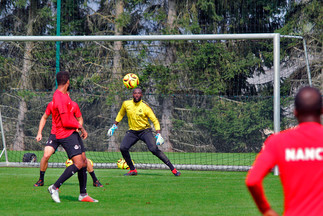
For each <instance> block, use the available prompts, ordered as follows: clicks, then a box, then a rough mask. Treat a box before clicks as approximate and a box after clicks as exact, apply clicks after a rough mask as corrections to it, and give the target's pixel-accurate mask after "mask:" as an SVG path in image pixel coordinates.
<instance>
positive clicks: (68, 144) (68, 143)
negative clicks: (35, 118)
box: [48, 71, 98, 203]
mask: <svg viewBox="0 0 323 216" xmlns="http://www.w3.org/2000/svg"><path fill="white" fill-rule="evenodd" d="M56 81H57V85H58V87H57V89H56V91H55V93H54V95H53V113H52V120H53V121H54V123H55V130H56V132H55V135H56V141H57V142H58V144H59V145H62V147H63V148H64V149H65V151H66V153H67V156H68V158H70V159H72V160H73V164H72V165H71V166H68V167H67V168H66V169H65V171H64V172H63V173H62V175H61V176H60V177H59V178H58V179H57V181H56V182H55V183H54V184H53V185H51V186H49V187H48V192H49V193H50V195H51V197H52V199H53V200H54V201H55V202H56V203H60V202H61V201H60V198H59V193H58V189H59V187H60V186H61V185H62V184H63V183H64V182H65V181H66V180H67V179H69V178H70V177H72V176H73V175H74V174H75V173H78V180H79V186H80V195H79V198H78V200H79V201H81V202H98V200H95V199H93V198H92V197H90V196H89V195H88V194H87V191H86V183H87V173H86V167H87V159H86V156H85V148H84V144H83V141H82V139H81V137H82V138H83V139H86V138H87V135H88V134H87V132H86V130H85V129H84V127H83V126H82V125H81V124H80V123H79V122H78V121H77V120H76V119H75V116H74V114H73V113H72V112H71V108H72V107H71V101H72V100H71V98H70V97H69V95H68V93H67V89H68V86H69V84H70V77H69V73H68V72H65V71H61V72H58V73H57V74H56ZM77 131H81V136H80V134H79V133H78V132H77Z"/></svg>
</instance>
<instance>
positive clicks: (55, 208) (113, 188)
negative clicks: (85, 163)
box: [0, 167, 283, 216]
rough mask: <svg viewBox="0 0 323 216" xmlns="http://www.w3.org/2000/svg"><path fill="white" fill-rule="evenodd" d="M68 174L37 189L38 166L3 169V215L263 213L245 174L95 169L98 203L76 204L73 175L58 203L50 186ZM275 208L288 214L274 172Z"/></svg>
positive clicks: (270, 182) (269, 181)
mask: <svg viewBox="0 0 323 216" xmlns="http://www.w3.org/2000/svg"><path fill="white" fill-rule="evenodd" d="M62 172H63V169H62V168H49V169H48V170H47V172H46V175H45V186H44V187H38V188H35V187H33V184H34V183H35V182H36V181H37V180H38V177H39V169H38V168H11V167H10V168H8V167H0V183H1V187H0V194H1V196H0V215H1V216H5V215H10V216H11V215H69V216H70V215H77V216H81V215H87V216H88V215H95V216H96V215H140V216H144V215H149V216H150V215H176V216H177V215H194V216H195V215H221V216H227V215H232V216H236V215H246V216H251V215H260V213H259V212H258V210H257V208H256V206H255V204H254V202H253V200H252V198H251V196H250V195H249V193H248V191H247V188H246V186H245V184H244V180H245V177H246V173H245V172H217V171H187V170H182V175H181V176H180V177H175V176H173V175H172V174H171V172H170V171H169V170H138V176H127V177H125V176H123V174H124V173H125V172H126V171H125V170H119V169H96V170H95V172H96V175H97V177H98V178H99V179H100V181H101V183H102V184H103V185H104V187H103V188H95V187H93V186H92V184H91V183H92V179H91V177H90V175H88V187H87V188H88V193H89V194H90V195H91V196H93V197H94V198H96V199H98V200H99V203H80V202H78V201H77V198H78V195H79V186H78V181H77V177H76V176H73V177H71V178H70V179H69V180H67V181H66V182H65V183H64V184H63V185H62V186H61V188H60V190H61V191H60V198H61V203H54V202H53V201H52V199H51V198H50V195H49V193H48V192H47V188H48V186H49V185H50V184H52V183H54V182H55V181H56V180H57V178H58V177H59V176H60V175H61V173H62ZM264 186H265V190H266V191H267V196H268V199H269V201H270V203H271V204H272V207H273V208H274V209H275V210H277V211H278V212H280V213H281V212H282V211H283V194H282V188H281V186H280V182H279V178H278V177H277V176H273V175H272V174H269V175H268V176H267V178H266V179H265V181H264Z"/></svg>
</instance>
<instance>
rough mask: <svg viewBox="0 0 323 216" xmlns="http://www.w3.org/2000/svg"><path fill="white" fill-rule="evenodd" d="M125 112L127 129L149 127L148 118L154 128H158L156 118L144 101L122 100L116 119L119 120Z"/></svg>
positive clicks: (137, 129)
mask: <svg viewBox="0 0 323 216" xmlns="http://www.w3.org/2000/svg"><path fill="white" fill-rule="evenodd" d="M126 113H127V117H128V124H129V130H135V131H139V130H144V129H147V128H150V124H149V121H148V118H149V119H150V120H151V121H152V123H153V124H154V126H155V130H160V124H159V121H158V119H157V118H156V116H155V114H154V112H153V110H152V109H151V108H150V107H149V105H148V104H147V103H146V102H145V101H143V100H141V101H139V102H138V103H135V102H134V101H133V100H126V101H124V102H123V103H122V106H121V109H120V111H119V113H118V115H117V117H116V121H117V122H120V121H121V120H122V119H123V117H124V115H125V114H126Z"/></svg>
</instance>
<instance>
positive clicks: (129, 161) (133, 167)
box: [121, 151, 136, 170]
mask: <svg viewBox="0 0 323 216" xmlns="http://www.w3.org/2000/svg"><path fill="white" fill-rule="evenodd" d="M121 154H122V156H123V158H124V160H125V161H126V162H127V164H128V166H129V168H130V170H135V169H136V168H135V166H134V165H133V163H132V160H131V157H130V153H129V151H121Z"/></svg>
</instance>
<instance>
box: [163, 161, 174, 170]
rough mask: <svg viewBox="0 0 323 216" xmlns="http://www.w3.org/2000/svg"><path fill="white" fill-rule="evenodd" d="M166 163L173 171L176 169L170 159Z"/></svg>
mask: <svg viewBox="0 0 323 216" xmlns="http://www.w3.org/2000/svg"><path fill="white" fill-rule="evenodd" d="M165 164H166V165H167V166H168V167H169V169H170V170H171V171H173V170H174V169H175V167H174V166H173V164H172V163H171V162H170V161H167V162H166V163H165Z"/></svg>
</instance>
